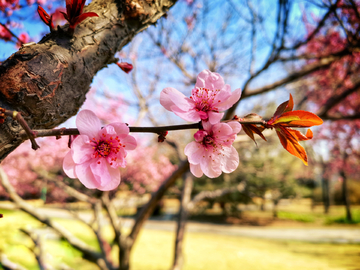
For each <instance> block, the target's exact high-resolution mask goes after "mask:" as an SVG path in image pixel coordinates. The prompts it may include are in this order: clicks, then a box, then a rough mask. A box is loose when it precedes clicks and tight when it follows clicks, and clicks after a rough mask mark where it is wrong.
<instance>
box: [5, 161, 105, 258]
mask: <svg viewBox="0 0 360 270" xmlns="http://www.w3.org/2000/svg"><path fill="white" fill-rule="evenodd" d="M0 181H1V184H2V185H3V187H4V189H5V190H6V192H7V193H8V194H9V197H10V199H11V200H12V201H13V202H14V203H15V204H16V205H17V206H18V207H19V208H20V209H21V210H22V211H24V212H26V213H28V214H29V215H31V216H32V217H34V218H35V219H37V220H38V221H40V222H41V223H43V224H45V225H47V226H49V227H51V228H53V229H54V230H55V231H56V232H58V233H59V234H60V236H61V237H63V238H64V239H66V241H68V242H69V244H70V245H72V246H73V247H74V248H76V249H77V250H79V251H81V252H82V253H83V254H84V256H86V257H87V259H88V260H90V261H92V262H95V263H98V264H99V265H100V263H99V261H102V260H103V257H102V256H101V254H100V253H99V252H97V251H96V250H94V249H93V248H92V247H90V246H88V245H87V244H85V243H84V242H82V241H81V240H80V239H78V238H76V237H75V236H74V235H72V234H71V233H70V232H69V231H68V230H66V229H65V228H64V227H62V226H61V225H60V224H58V223H57V222H55V221H52V220H51V219H49V218H48V217H47V216H45V215H43V214H41V213H40V211H39V210H37V209H36V208H35V207H33V206H32V205H30V204H28V203H27V202H26V201H24V200H23V199H22V198H21V197H20V196H19V195H18V194H17V193H16V191H15V189H14V187H13V186H12V185H11V184H10V182H9V179H8V177H7V175H6V173H5V172H4V170H3V169H2V168H1V167H0Z"/></svg>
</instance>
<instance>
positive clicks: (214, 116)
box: [208, 111, 224, 125]
mask: <svg viewBox="0 0 360 270" xmlns="http://www.w3.org/2000/svg"><path fill="white" fill-rule="evenodd" d="M223 116H224V113H218V112H212V111H210V112H208V117H209V122H210V124H212V125H215V124H217V123H219V122H220V121H221V119H222V118H223Z"/></svg>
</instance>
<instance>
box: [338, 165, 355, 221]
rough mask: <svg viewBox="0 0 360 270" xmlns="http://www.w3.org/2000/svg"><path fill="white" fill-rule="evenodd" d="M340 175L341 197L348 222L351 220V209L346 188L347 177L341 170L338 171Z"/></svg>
mask: <svg viewBox="0 0 360 270" xmlns="http://www.w3.org/2000/svg"><path fill="white" fill-rule="evenodd" d="M340 175H341V177H342V178H343V181H342V197H343V202H344V205H345V209H346V219H347V220H348V221H349V222H352V221H353V219H352V215H351V210H350V200H349V192H348V190H347V177H346V174H345V172H344V171H343V170H341V171H340Z"/></svg>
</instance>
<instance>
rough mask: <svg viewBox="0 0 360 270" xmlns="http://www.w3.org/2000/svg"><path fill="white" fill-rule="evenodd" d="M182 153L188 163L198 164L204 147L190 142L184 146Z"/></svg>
mask: <svg viewBox="0 0 360 270" xmlns="http://www.w3.org/2000/svg"><path fill="white" fill-rule="evenodd" d="M184 152H185V155H186V156H187V157H188V160H189V162H190V163H192V164H199V163H200V162H201V160H202V159H203V156H204V154H203V152H204V147H203V146H201V144H199V143H197V142H191V143H189V144H187V145H186V147H185V150H184Z"/></svg>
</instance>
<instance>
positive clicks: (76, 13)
mask: <svg viewBox="0 0 360 270" xmlns="http://www.w3.org/2000/svg"><path fill="white" fill-rule="evenodd" d="M84 5H85V0H66V13H64V12H61V13H62V14H63V15H64V18H65V20H67V21H68V22H69V32H70V33H73V32H74V30H75V27H76V25H78V24H79V23H81V22H82V21H83V20H85V19H86V18H88V17H99V15H97V14H96V13H95V12H86V13H83V9H84Z"/></svg>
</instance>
